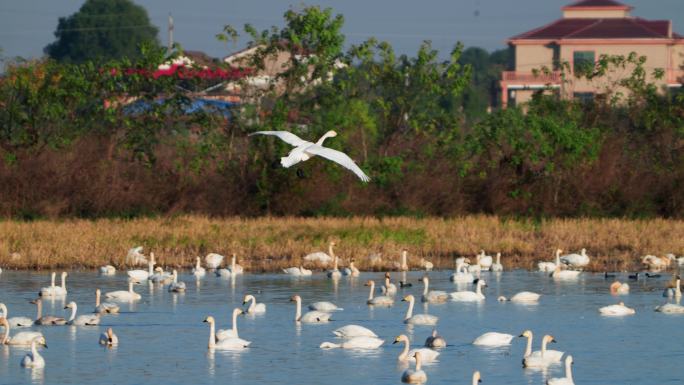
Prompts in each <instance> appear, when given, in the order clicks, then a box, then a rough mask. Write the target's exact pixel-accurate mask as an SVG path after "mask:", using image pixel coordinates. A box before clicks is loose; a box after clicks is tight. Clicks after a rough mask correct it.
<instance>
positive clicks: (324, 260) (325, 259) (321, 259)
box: [304, 241, 335, 265]
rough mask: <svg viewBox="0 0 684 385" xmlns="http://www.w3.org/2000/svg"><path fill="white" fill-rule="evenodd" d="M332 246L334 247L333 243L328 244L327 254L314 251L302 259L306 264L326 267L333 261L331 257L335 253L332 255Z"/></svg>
mask: <svg viewBox="0 0 684 385" xmlns="http://www.w3.org/2000/svg"><path fill="white" fill-rule="evenodd" d="M333 246H335V242H334V241H330V242H329V243H328V254H326V253H324V252H322V251H316V252H314V253H311V254H307V255H306V256H305V257H304V260H305V261H307V262H318V263H320V264H322V265H327V264H328V263H330V262H331V261H332V260H333V256H334V255H335V253H333Z"/></svg>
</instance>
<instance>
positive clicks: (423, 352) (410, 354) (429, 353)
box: [392, 334, 439, 362]
mask: <svg viewBox="0 0 684 385" xmlns="http://www.w3.org/2000/svg"><path fill="white" fill-rule="evenodd" d="M400 342H403V343H404V350H402V351H401V353H399V356H398V357H397V360H399V361H413V362H415V361H416V358H415V354H416V352H420V356H421V357H422V358H423V362H434V361H435V360H437V357H438V356H439V352H438V351H435V350H432V349H428V348H416V349H411V350H409V348H410V346H409V344H410V341H409V338H408V336H407V335H406V334H401V335H399V336H397V337H396V338H395V339H394V342H392V344H398V343H400Z"/></svg>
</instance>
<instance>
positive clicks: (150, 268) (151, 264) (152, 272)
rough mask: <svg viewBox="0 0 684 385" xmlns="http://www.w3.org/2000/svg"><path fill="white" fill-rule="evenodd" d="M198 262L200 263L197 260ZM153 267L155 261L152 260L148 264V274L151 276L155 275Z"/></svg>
mask: <svg viewBox="0 0 684 385" xmlns="http://www.w3.org/2000/svg"><path fill="white" fill-rule="evenodd" d="M197 263H198V264H199V261H197ZM153 267H154V263H152V262H150V263H148V264H147V274H148V275H149V276H150V277H151V276H152V275H154V269H153Z"/></svg>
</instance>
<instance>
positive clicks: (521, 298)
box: [511, 291, 541, 303]
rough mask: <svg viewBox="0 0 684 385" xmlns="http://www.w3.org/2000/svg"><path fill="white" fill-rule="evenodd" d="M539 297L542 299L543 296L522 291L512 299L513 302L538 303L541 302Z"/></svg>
mask: <svg viewBox="0 0 684 385" xmlns="http://www.w3.org/2000/svg"><path fill="white" fill-rule="evenodd" d="M539 297H541V294H537V293H533V292H531V291H521V292H519V293H516V294H515V295H514V296H513V297H511V302H518V303H536V302H538V301H539Z"/></svg>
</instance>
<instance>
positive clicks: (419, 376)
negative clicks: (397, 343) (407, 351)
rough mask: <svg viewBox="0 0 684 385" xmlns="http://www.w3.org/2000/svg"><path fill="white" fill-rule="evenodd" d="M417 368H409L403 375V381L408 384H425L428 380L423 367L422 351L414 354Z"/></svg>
mask: <svg viewBox="0 0 684 385" xmlns="http://www.w3.org/2000/svg"><path fill="white" fill-rule="evenodd" d="M414 358H415V360H416V369H415V370H414V369H411V368H408V369H406V370H405V371H404V373H402V375H401V382H404V383H407V384H423V383H425V382H427V374H425V372H424V371H423V370H422V369H421V364H422V358H421V355H420V352H416V353H415V354H414Z"/></svg>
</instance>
